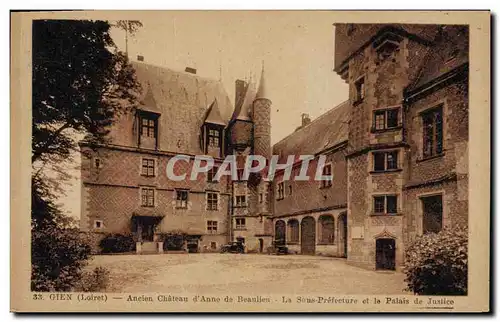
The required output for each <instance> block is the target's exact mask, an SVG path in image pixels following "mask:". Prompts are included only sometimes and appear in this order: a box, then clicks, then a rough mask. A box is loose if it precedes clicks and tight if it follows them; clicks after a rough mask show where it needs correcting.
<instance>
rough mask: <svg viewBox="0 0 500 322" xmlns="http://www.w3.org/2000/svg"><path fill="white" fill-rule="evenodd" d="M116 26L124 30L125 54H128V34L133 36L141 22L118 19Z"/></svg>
mask: <svg viewBox="0 0 500 322" xmlns="http://www.w3.org/2000/svg"><path fill="white" fill-rule="evenodd" d="M116 27H118V28H120V29H123V30H125V54H126V55H128V35H129V34H130V35H131V36H133V35H134V34H135V33H136V32H137V30H139V28H140V27H142V22H140V21H139V20H118V22H117V23H116Z"/></svg>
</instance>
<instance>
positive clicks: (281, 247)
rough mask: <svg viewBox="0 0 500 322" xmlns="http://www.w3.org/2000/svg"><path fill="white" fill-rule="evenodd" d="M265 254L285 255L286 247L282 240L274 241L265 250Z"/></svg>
mask: <svg viewBox="0 0 500 322" xmlns="http://www.w3.org/2000/svg"><path fill="white" fill-rule="evenodd" d="M267 253H268V254H269V255H271V254H273V255H274V254H275V255H287V254H288V247H286V243H285V241H284V240H276V241H274V242H273V243H272V245H271V246H270V247H268V249H267Z"/></svg>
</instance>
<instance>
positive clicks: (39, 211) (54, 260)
mask: <svg viewBox="0 0 500 322" xmlns="http://www.w3.org/2000/svg"><path fill="white" fill-rule="evenodd" d="M110 27H111V25H110V24H109V23H108V22H106V21H82V20H35V21H33V37H32V39H33V46H32V48H33V79H32V89H33V90H32V92H33V102H32V103H33V105H32V115H33V119H32V156H31V160H32V164H33V172H32V205H31V233H32V236H31V251H32V253H31V260H32V262H31V264H32V272H31V277H32V283H31V285H32V290H33V291H69V290H71V289H73V288H74V287H75V286H76V285H78V283H79V281H80V280H81V278H82V276H83V275H82V268H83V267H84V266H85V265H86V263H87V260H88V259H89V258H90V246H89V244H88V243H87V242H86V241H85V240H84V239H83V238H81V237H80V235H79V232H78V230H77V229H76V228H75V226H74V225H73V223H72V221H71V220H70V218H68V217H66V216H64V214H63V213H62V212H61V210H60V209H59V208H58V206H57V205H56V204H55V190H56V189H57V182H55V180H52V181H51V180H49V178H48V177H47V176H44V175H43V171H41V169H43V166H40V164H43V165H45V164H47V163H49V164H53V165H55V166H56V167H57V165H58V164H60V163H61V162H62V161H64V160H67V159H70V158H71V152H73V151H77V147H78V145H77V144H78V140H79V139H78V137H79V136H82V135H84V136H85V140H86V141H87V142H89V143H90V144H97V143H104V142H105V141H106V134H107V133H108V132H109V130H108V127H109V125H111V124H112V122H113V119H114V118H115V117H116V116H117V115H118V114H120V113H127V112H129V111H131V110H132V109H133V108H134V106H135V103H136V94H137V93H138V91H139V90H140V86H139V83H138V82H137V80H136V78H135V73H134V70H133V68H132V66H131V65H130V64H129V61H128V58H127V57H126V55H124V54H123V53H121V52H119V51H117V49H116V46H115V44H114V42H113V40H112V39H111V37H110V35H109V30H110ZM58 171H60V172H61V173H62V174H64V169H62V168H61V167H59V168H58Z"/></svg>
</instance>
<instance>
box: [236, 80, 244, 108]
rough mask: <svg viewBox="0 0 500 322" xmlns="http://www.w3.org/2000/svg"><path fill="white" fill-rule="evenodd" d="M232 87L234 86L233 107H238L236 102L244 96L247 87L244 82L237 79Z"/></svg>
mask: <svg viewBox="0 0 500 322" xmlns="http://www.w3.org/2000/svg"><path fill="white" fill-rule="evenodd" d="M234 85H235V90H234V96H235V97H234V105H235V106H236V105H238V102H239V101H240V99H242V98H243V96H244V94H245V88H246V86H247V82H245V81H244V80H241V79H237V80H236V81H235V82H234Z"/></svg>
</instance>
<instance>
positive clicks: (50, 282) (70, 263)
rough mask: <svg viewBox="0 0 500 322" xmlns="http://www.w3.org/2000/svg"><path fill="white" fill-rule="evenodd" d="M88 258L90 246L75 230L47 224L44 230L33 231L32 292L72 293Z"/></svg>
mask: <svg viewBox="0 0 500 322" xmlns="http://www.w3.org/2000/svg"><path fill="white" fill-rule="evenodd" d="M89 258H90V246H89V245H88V244H86V243H85V242H84V241H83V240H82V239H81V238H80V237H79V234H78V232H77V231H76V230H75V229H64V228H59V227H56V226H49V225H47V226H45V227H44V229H43V230H40V231H36V230H32V232H31V289H32V291H37V292H65V291H70V290H71V289H72V288H73V287H74V285H75V284H76V283H78V281H79V280H80V278H81V276H82V268H83V267H84V266H85V265H86V264H87V260H88V259H89Z"/></svg>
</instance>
